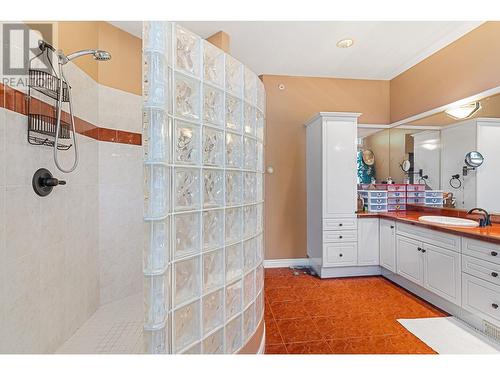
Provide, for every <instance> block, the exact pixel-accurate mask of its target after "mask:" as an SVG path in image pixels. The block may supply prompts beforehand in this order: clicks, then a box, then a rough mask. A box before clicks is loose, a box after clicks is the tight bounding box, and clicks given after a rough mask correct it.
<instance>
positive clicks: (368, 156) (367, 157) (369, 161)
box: [363, 150, 375, 165]
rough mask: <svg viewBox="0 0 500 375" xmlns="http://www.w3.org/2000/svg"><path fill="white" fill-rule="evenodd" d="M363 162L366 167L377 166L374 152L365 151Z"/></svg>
mask: <svg viewBox="0 0 500 375" xmlns="http://www.w3.org/2000/svg"><path fill="white" fill-rule="evenodd" d="M363 162H364V163H365V164H366V165H373V164H375V155H374V154H373V151H372V150H363Z"/></svg>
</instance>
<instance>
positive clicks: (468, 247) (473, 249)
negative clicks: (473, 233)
mask: <svg viewBox="0 0 500 375" xmlns="http://www.w3.org/2000/svg"><path fill="white" fill-rule="evenodd" d="M462 241H463V242H462V254H465V255H470V256H473V257H475V258H479V259H483V260H486V261H488V262H493V263H496V264H500V245H497V244H492V243H489V242H485V241H479V240H475V239H472V238H467V237H463V238H462Z"/></svg>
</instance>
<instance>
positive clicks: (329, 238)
mask: <svg viewBox="0 0 500 375" xmlns="http://www.w3.org/2000/svg"><path fill="white" fill-rule="evenodd" d="M357 240H358V232H357V231H355V230H335V231H327V232H323V242H352V241H357Z"/></svg>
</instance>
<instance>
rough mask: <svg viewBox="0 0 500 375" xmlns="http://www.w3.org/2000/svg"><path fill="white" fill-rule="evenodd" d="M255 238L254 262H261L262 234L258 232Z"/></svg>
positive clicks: (262, 255) (262, 251)
mask: <svg viewBox="0 0 500 375" xmlns="http://www.w3.org/2000/svg"><path fill="white" fill-rule="evenodd" d="M256 238H257V240H256V244H255V246H256V249H257V250H256V257H255V264H261V263H262V262H263V260H264V237H263V236H262V234H259V235H258V236H257V237H256Z"/></svg>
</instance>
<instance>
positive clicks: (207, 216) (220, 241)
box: [203, 210, 224, 250]
mask: <svg viewBox="0 0 500 375" xmlns="http://www.w3.org/2000/svg"><path fill="white" fill-rule="evenodd" d="M223 230H224V212H223V211H222V210H210V211H205V212H203V249H204V250H210V249H216V248H220V247H222V246H223V245H224V237H223V235H224V232H223Z"/></svg>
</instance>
